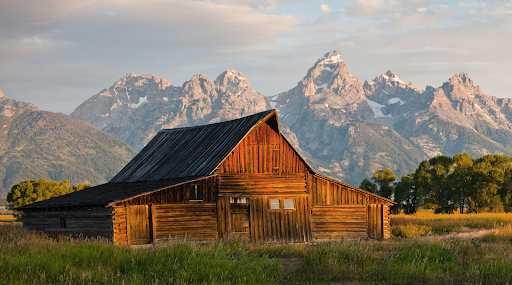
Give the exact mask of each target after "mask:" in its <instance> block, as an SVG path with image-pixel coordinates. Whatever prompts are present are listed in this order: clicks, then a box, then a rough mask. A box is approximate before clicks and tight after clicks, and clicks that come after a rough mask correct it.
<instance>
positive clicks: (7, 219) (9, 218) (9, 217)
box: [0, 215, 16, 224]
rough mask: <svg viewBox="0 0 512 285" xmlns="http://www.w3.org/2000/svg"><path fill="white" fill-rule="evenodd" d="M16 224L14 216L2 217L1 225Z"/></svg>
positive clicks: (0, 219) (0, 218) (0, 217)
mask: <svg viewBox="0 0 512 285" xmlns="http://www.w3.org/2000/svg"><path fill="white" fill-rule="evenodd" d="M12 222H16V219H15V218H14V217H13V216H12V215H0V224H2V223H12Z"/></svg>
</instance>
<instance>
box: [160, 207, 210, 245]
mask: <svg viewBox="0 0 512 285" xmlns="http://www.w3.org/2000/svg"><path fill="white" fill-rule="evenodd" d="M153 209H154V218H153V219H154V235H155V237H156V240H155V242H156V243H159V242H165V241H168V240H172V239H176V238H179V239H182V238H186V239H187V240H212V239H216V238H217V214H216V204H215V203H194V204H166V205H154V207H153Z"/></svg>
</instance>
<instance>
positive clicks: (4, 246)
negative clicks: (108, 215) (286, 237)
mask: <svg viewBox="0 0 512 285" xmlns="http://www.w3.org/2000/svg"><path fill="white" fill-rule="evenodd" d="M511 221H512V218H511V216H509V215H507V214H493V215H485V214H484V215H473V216H469V215H464V216H463V217H461V216H456V215H442V216H439V215H433V214H430V213H428V212H423V213H419V214H418V215H415V216H401V215H397V216H392V217H391V223H392V230H394V231H395V233H396V232H402V234H399V235H395V236H394V237H393V238H391V239H388V240H359V241H342V242H328V243H322V244H295V245H264V244H254V243H248V242H244V241H237V240H230V241H219V242H214V243H208V244H193V243H185V242H177V243H174V244H170V245H169V246H165V247H151V248H145V249H131V248H126V247H116V246H113V245H112V244H111V243H109V242H107V241H105V240H76V239H69V238H56V239H53V238H49V237H47V236H45V235H42V234H38V233H35V232H31V231H26V230H23V229H22V228H21V227H20V225H19V223H11V224H4V225H0V283H2V282H4V283H7V284H33V283H37V284H162V283H163V284H217V283H221V284H512V226H511V224H512V222H511ZM401 227H402V229H401V230H397V229H400V228H401ZM404 227H405V229H406V230H403V228H404ZM407 227H409V228H411V229H413V228H415V227H416V228H421V227H427V228H428V230H425V231H423V232H422V233H421V234H413V232H414V231H418V230H417V229H416V230H414V231H413V230H407ZM477 231H478V232H479V233H481V234H480V235H478V236H477V237H475V236H476V235H474V232H477ZM404 232H405V234H404ZM463 234H468V235H463ZM406 236H411V237H406Z"/></svg>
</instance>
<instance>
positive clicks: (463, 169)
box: [448, 153, 474, 214]
mask: <svg viewBox="0 0 512 285" xmlns="http://www.w3.org/2000/svg"><path fill="white" fill-rule="evenodd" d="M473 162H474V159H473V158H471V157H470V156H469V154H467V153H463V154H460V153H459V154H456V155H454V156H453V162H452V163H453V172H452V173H450V175H449V177H448V179H449V180H450V184H451V185H452V187H453V188H454V189H453V190H454V194H456V193H457V192H458V193H459V197H458V199H454V200H458V201H459V212H460V213H461V214H463V213H464V207H465V201H466V200H467V199H468V197H469V196H470V194H471V188H472V185H473V183H472V178H473Z"/></svg>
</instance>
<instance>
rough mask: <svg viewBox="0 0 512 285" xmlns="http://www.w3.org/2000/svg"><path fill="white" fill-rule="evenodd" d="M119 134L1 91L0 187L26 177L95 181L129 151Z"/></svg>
mask: <svg viewBox="0 0 512 285" xmlns="http://www.w3.org/2000/svg"><path fill="white" fill-rule="evenodd" d="M135 154H136V152H135V150H134V149H133V148H131V147H130V146H129V145H128V144H126V143H125V142H123V141H122V140H119V139H115V138H113V137H112V136H110V135H109V134H107V133H105V132H102V131H100V130H98V129H96V128H95V127H94V126H92V125H91V124H90V123H88V122H84V121H75V120H73V119H70V118H66V117H64V116H62V115H58V114H55V113H51V112H45V111H41V110H39V109H38V108H37V107H36V106H35V105H33V104H31V103H26V102H21V101H17V100H13V99H9V98H7V97H6V96H5V95H4V94H3V93H2V92H1V91H0V162H1V164H0V192H6V191H8V190H9V189H10V187H11V186H12V185H13V184H15V183H18V182H20V181H24V180H27V179H39V178H46V179H50V180H54V181H63V180H70V182H71V183H72V184H73V185H76V184H78V183H83V182H89V183H92V184H100V183H104V182H106V181H107V180H109V179H110V178H111V177H112V176H114V175H115V174H116V173H117V172H118V171H119V170H120V169H121V168H122V167H123V166H124V165H125V164H126V163H127V162H128V161H129V160H130V159H131V158H132V157H133V156H134V155H135Z"/></svg>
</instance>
